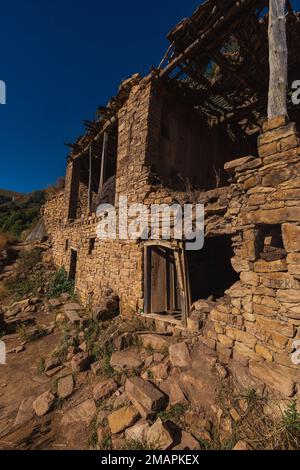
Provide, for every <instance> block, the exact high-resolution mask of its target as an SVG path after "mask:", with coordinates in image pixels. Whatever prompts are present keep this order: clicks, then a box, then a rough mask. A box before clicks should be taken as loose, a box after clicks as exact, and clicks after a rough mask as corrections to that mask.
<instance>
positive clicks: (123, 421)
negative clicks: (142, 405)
mask: <svg viewBox="0 0 300 470" xmlns="http://www.w3.org/2000/svg"><path fill="white" fill-rule="evenodd" d="M138 417H139V413H138V411H137V410H136V409H135V408H134V407H133V406H126V407H124V408H120V409H119V410H117V411H114V412H113V413H112V414H111V415H109V416H108V424H109V427H110V430H111V432H112V434H118V433H120V432H122V431H124V430H125V429H126V428H129V427H130V426H132V425H133V424H134V423H135V422H136V421H137V419H138Z"/></svg>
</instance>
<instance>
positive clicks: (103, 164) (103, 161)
mask: <svg viewBox="0 0 300 470" xmlns="http://www.w3.org/2000/svg"><path fill="white" fill-rule="evenodd" d="M107 144H108V133H107V132H104V134H103V146H102V157H101V170H100V181H99V189H98V194H99V193H100V191H101V190H102V188H103V184H104V180H105V170H106V156H107Z"/></svg>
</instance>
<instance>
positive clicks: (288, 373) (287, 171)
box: [203, 118, 300, 397]
mask: <svg viewBox="0 0 300 470" xmlns="http://www.w3.org/2000/svg"><path fill="white" fill-rule="evenodd" d="M226 169H227V171H230V172H231V173H232V185H231V189H232V194H233V197H232V199H231V201H230V204H229V209H228V211H227V214H226V215H225V218H227V219H228V220H229V221H230V224H231V226H232V233H233V235H232V241H233V246H234V251H235V257H234V258H233V260H232V265H233V267H234V269H235V270H236V271H237V272H238V273H240V281H239V282H238V283H236V284H235V285H233V286H232V287H231V288H230V289H229V291H228V292H227V294H228V297H229V299H230V303H226V302H224V304H220V305H219V306H217V308H216V309H214V310H213V311H212V312H211V314H210V323H209V326H208V327H207V328H206V331H205V337H204V339H203V340H204V342H205V344H206V345H207V346H209V347H210V348H212V349H216V350H217V352H218V354H219V358H220V360H221V361H222V362H223V363H226V364H228V365H229V366H230V368H231V370H232V371H233V373H234V374H235V375H236V377H237V379H238V380H239V381H240V382H243V384H244V385H246V386H247V388H249V389H250V388H254V389H256V390H259V391H263V390H264V387H265V386H267V387H268V388H270V389H272V390H275V391H276V392H279V393H280V394H281V395H283V396H284V397H292V396H294V395H295V394H298V397H300V369H299V365H295V364H293V362H292V357H291V356H292V353H293V351H294V350H295V348H294V346H293V342H294V341H295V340H299V339H300V275H299V260H300V206H299V201H300V141H299V137H298V134H297V132H296V128H295V124H290V123H287V122H286V121H285V120H284V119H282V118H280V119H275V120H272V121H270V122H268V123H267V124H266V125H265V127H264V133H263V134H262V135H261V136H260V138H259V158H254V157H245V158H241V159H239V160H235V161H233V162H230V163H229V164H227V165H226ZM269 229H271V231H272V230H276V231H277V234H278V230H279V231H281V233H282V241H283V246H282V247H279V248H275V249H274V248H271V249H270V248H268V250H269V251H268V252H267V255H268V253H269V258H268V256H267V255H266V256H265V259H263V258H262V257H261V251H262V249H263V246H264V243H263V242H264V236H266V238H265V243H267V244H268V243H270V239H269V238H270V237H268V234H269V232H268V230H269ZM274 254H275V256H274ZM227 300H228V299H227Z"/></svg>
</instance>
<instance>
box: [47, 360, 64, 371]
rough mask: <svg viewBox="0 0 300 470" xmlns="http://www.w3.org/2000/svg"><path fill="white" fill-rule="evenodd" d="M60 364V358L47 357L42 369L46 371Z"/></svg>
mask: <svg viewBox="0 0 300 470" xmlns="http://www.w3.org/2000/svg"><path fill="white" fill-rule="evenodd" d="M60 364H61V362H60V359H58V358H57V357H48V358H47V359H46V360H45V367H44V371H45V372H48V371H49V370H52V369H55V368H56V367H59V366H60Z"/></svg>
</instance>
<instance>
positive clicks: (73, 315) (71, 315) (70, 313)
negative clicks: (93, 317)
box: [65, 310, 81, 325]
mask: <svg viewBox="0 0 300 470" xmlns="http://www.w3.org/2000/svg"><path fill="white" fill-rule="evenodd" d="M65 314H66V316H67V317H68V319H69V321H70V322H71V323H72V325H78V324H79V323H80V322H81V318H80V316H79V315H78V313H77V312H76V311H75V310H66V312H65Z"/></svg>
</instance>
